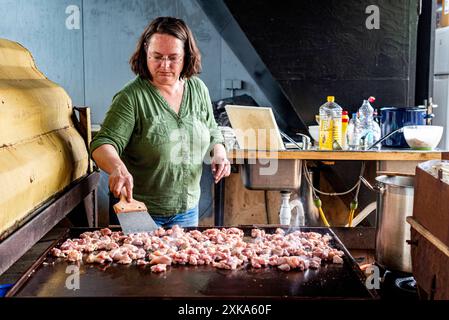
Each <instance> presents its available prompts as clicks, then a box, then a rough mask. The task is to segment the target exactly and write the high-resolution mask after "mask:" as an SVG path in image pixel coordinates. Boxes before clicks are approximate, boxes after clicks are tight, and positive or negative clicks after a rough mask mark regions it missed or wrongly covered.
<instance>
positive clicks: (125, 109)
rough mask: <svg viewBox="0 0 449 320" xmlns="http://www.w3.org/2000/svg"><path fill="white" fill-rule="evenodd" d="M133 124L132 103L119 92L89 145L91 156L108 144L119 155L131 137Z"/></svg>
mask: <svg viewBox="0 0 449 320" xmlns="http://www.w3.org/2000/svg"><path fill="white" fill-rule="evenodd" d="M134 124H135V112H134V103H133V102H132V99H131V98H130V97H129V96H128V95H127V94H126V93H124V92H123V91H121V92H119V93H117V94H116V95H115V96H114V98H113V99H112V104H111V107H110V108H109V111H108V112H107V113H106V118H105V119H104V121H103V124H102V125H101V129H100V131H99V132H98V133H97V134H96V135H95V137H94V138H93V140H92V142H91V144H90V153H91V154H92V152H93V151H94V150H95V149H96V148H98V147H99V146H101V145H104V144H110V145H112V146H113V147H114V148H115V149H116V150H117V153H118V154H119V155H121V154H122V152H123V150H124V149H125V147H126V145H127V144H128V141H129V139H130V137H131V134H132V132H133V129H134Z"/></svg>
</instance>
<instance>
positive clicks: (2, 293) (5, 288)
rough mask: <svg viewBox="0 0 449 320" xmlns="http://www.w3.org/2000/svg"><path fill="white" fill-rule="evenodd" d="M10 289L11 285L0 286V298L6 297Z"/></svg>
mask: <svg viewBox="0 0 449 320" xmlns="http://www.w3.org/2000/svg"><path fill="white" fill-rule="evenodd" d="M11 287H12V284H0V298H3V297H4V296H6V293H7V292H8V290H9V289H10V288H11Z"/></svg>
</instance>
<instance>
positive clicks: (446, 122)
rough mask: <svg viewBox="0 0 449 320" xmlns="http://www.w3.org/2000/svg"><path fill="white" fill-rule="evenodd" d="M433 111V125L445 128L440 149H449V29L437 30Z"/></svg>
mask: <svg viewBox="0 0 449 320" xmlns="http://www.w3.org/2000/svg"><path fill="white" fill-rule="evenodd" d="M433 103H435V104H437V105H438V107H437V108H435V109H434V110H433V113H434V114H435V118H434V120H433V121H432V124H434V125H438V126H443V127H444V131H443V137H442V138H441V142H440V144H439V145H438V147H439V148H442V149H446V150H447V149H449V27H444V28H439V29H436V34H435V65H434V80H433Z"/></svg>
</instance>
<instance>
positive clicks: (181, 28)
mask: <svg viewBox="0 0 449 320" xmlns="http://www.w3.org/2000/svg"><path fill="white" fill-rule="evenodd" d="M130 65H131V69H132V71H133V72H134V73H135V74H136V75H137V77H136V78H135V79H134V80H133V81H131V82H129V83H128V84H127V85H125V87H124V88H123V89H122V90H121V91H119V92H118V93H117V94H116V95H115V96H114V98H113V101H112V105H111V107H110V109H109V111H108V113H107V115H106V118H105V120H104V122H103V125H102V127H101V130H100V131H99V132H98V134H97V135H96V136H95V138H94V139H93V141H92V143H91V146H90V150H91V154H92V157H93V159H94V160H95V162H96V163H97V165H98V166H99V167H100V168H101V169H102V170H104V171H105V172H106V173H108V174H109V189H110V190H111V192H112V193H113V194H114V196H115V197H120V194H121V193H123V194H124V195H125V196H126V198H127V200H128V201H130V200H131V199H132V198H133V197H135V198H136V199H137V200H139V201H143V202H144V203H145V204H146V205H147V207H148V211H149V212H150V213H151V216H152V217H153V219H154V220H155V222H156V223H157V224H159V225H161V226H164V227H170V226H172V225H174V224H178V225H180V226H197V225H198V202H199V198H200V193H201V190H200V178H201V173H202V162H203V159H204V158H205V156H206V155H209V154H212V159H211V166H212V173H213V175H214V179H215V183H217V182H218V181H220V179H222V178H223V177H226V176H228V175H229V174H230V163H229V161H228V159H227V157H226V150H225V148H224V146H223V137H222V135H221V133H220V131H219V130H218V128H217V124H216V122H215V119H214V116H213V112H212V104H211V101H210V97H209V92H208V89H207V87H206V86H205V85H204V83H203V82H202V81H201V80H200V79H199V78H197V77H195V75H197V74H198V73H199V72H200V71H201V56H200V53H199V50H198V48H197V46H196V43H195V40H194V38H193V35H192V32H191V31H190V29H189V28H188V27H187V25H186V24H185V23H184V21H182V20H180V19H176V18H171V17H160V18H157V19H155V20H153V21H152V22H151V23H150V24H149V25H148V26H147V28H146V29H145V30H144V32H143V34H142V35H141V36H140V39H139V41H138V43H137V48H136V51H135V52H134V54H133V55H132V56H131V59H130Z"/></svg>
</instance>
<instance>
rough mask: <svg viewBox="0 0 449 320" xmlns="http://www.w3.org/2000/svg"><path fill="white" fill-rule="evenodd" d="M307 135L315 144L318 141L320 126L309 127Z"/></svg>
mask: <svg viewBox="0 0 449 320" xmlns="http://www.w3.org/2000/svg"><path fill="white" fill-rule="evenodd" d="M309 133H310V135H311V136H312V139H313V140H314V141H315V142H318V141H319V140H320V126H309Z"/></svg>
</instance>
